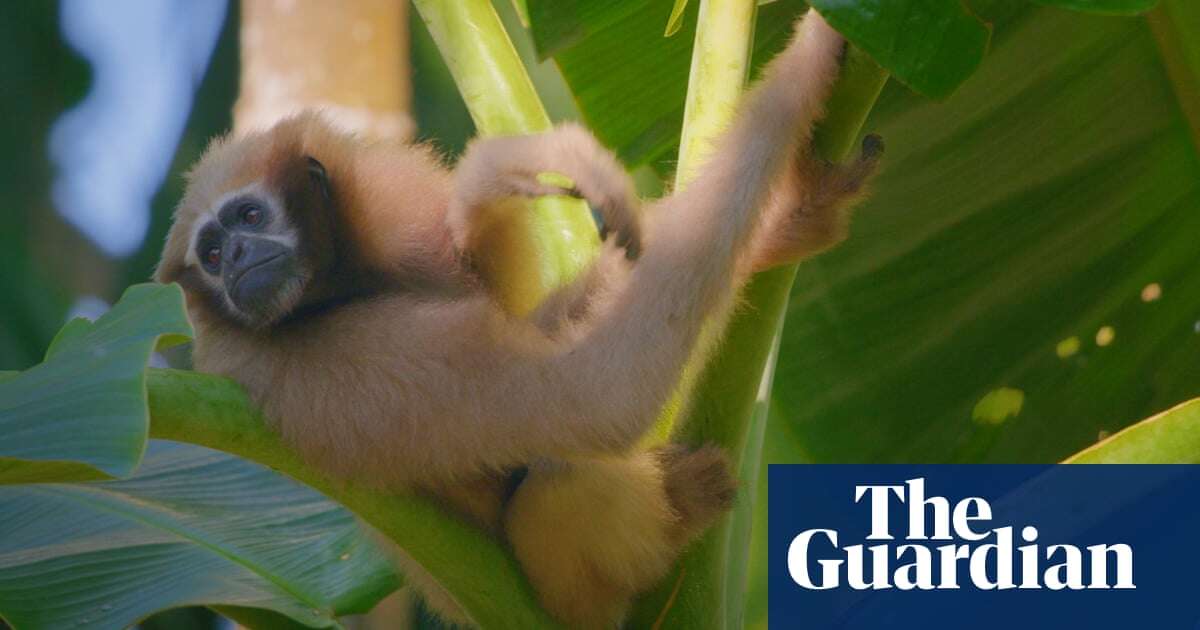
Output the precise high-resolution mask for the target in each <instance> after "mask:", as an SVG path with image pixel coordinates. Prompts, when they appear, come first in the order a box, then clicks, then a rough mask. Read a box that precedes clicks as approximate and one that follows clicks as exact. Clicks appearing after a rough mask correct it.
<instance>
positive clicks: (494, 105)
mask: <svg viewBox="0 0 1200 630" xmlns="http://www.w3.org/2000/svg"><path fill="white" fill-rule="evenodd" d="M413 6H415V7H416V9H417V13H419V14H420V16H421V19H422V20H423V21H424V22H425V26H426V27H428V29H429V33H430V35H432V36H433V40H434V42H435V43H436V44H437V47H438V50H439V51H440V52H441V53H442V58H443V59H444V60H445V61H446V65H447V66H448V67H449V68H450V74H451V75H452V76H453V77H454V83H455V84H456V85H457V86H458V91H459V92H460V93H461V94H462V97H463V100H464V101H465V102H466V104H467V109H468V110H469V111H470V113H471V118H472V120H474V121H475V127H476V128H477V129H478V131H479V133H480V135H483V136H501V135H516V134H529V133H538V132H542V131H547V130H549V129H550V128H551V123H550V117H549V115H547V114H546V109H545V107H543V106H542V101H541V99H540V98H538V95H537V91H536V90H535V89H534V87H533V82H532V81H531V80H530V78H529V73H528V72H527V71H526V69H525V66H524V64H522V63H521V58H520V56H518V55H517V51H516V49H515V48H514V47H513V44H512V40H510V39H509V37H508V33H507V32H505V30H504V25H503V24H502V23H501V22H500V16H498V15H497V14H496V9H495V7H493V6H492V3H491V2H490V1H489V0H414V1H413ZM515 219H516V222H515V223H513V227H512V229H510V230H508V231H506V232H505V233H504V234H502V235H500V237H499V239H498V241H497V242H495V243H492V242H489V244H488V256H489V258H490V261H484V264H485V267H486V269H485V271H486V272H487V273H489V274H493V275H494V277H495V278H494V279H495V280H496V282H495V284H496V286H498V287H499V289H500V293H501V296H500V297H501V299H502V300H503V301H504V302H505V305H506V306H507V307H508V308H509V309H510V310H512V311H513V312H516V313H525V312H528V311H530V310H532V309H533V308H534V307H535V306H537V304H539V303H540V302H541V300H542V298H544V297H545V296H546V294H547V293H549V292H550V291H551V290H553V289H554V288H556V287H558V286H560V285H562V284H563V283H564V282H566V281H568V280H570V279H571V278H573V277H574V276H575V274H576V273H577V272H578V271H579V270H580V269H581V268H583V267H584V266H585V265H586V264H587V263H588V262H589V261H590V260H591V259H592V256H593V255H594V254H595V252H596V251H597V249H598V247H599V239H598V238H597V236H596V227H595V224H594V222H593V221H592V218H591V214H590V213H589V212H588V208H587V204H586V203H584V202H583V201H580V200H575V199H566V198H562V197H547V198H542V199H539V200H537V201H536V202H535V203H534V208H533V212H532V213H531V214H530V215H529V217H528V220H527V221H525V222H522V219H525V217H515Z"/></svg>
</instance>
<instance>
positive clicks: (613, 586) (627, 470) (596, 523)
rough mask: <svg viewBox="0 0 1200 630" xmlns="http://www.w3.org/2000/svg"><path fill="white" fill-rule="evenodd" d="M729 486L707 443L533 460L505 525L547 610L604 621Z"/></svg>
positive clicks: (582, 620)
mask: <svg viewBox="0 0 1200 630" xmlns="http://www.w3.org/2000/svg"><path fill="white" fill-rule="evenodd" d="M735 489H736V487H735V482H734V480H733V478H732V477H731V476H730V474H729V469H728V465H727V463H726V459H725V456H724V454H723V452H722V451H721V450H720V449H718V448H715V447H704V448H701V449H698V450H688V449H686V448H684V447H682V446H674V445H672V446H667V447H664V448H662V449H656V450H653V451H640V452H635V453H633V454H631V455H628V456H625V457H622V456H611V457H594V458H586V459H582V458H581V459H574V458H573V459H571V460H569V461H566V462H562V461H554V462H543V463H539V464H538V465H536V466H531V467H530V469H529V474H528V476H527V477H526V478H525V480H524V481H522V482H521V485H520V486H519V487H518V488H517V491H516V493H515V494H514V495H513V498H512V500H511V501H510V503H509V506H508V511H507V513H506V516H505V521H504V522H505V533H506V534H507V537H508V540H509V542H510V544H511V545H512V548H513V551H514V553H515V554H516V556H517V559H518V560H519V561H520V562H521V565H522V567H523V568H524V570H525V573H526V575H527V576H528V577H529V580H530V581H531V582H532V584H533V586H534V589H535V590H536V591H537V593H538V597H539V598H540V600H541V603H542V605H543V606H544V607H545V608H546V609H547V610H548V611H549V612H550V613H551V614H552V615H554V616H555V617H556V618H558V619H560V620H562V621H564V622H565V623H566V624H567V625H568V627H571V628H613V627H615V626H616V625H617V624H618V623H619V622H620V621H621V619H622V618H623V617H624V616H625V614H626V612H627V610H628V608H629V605H630V602H631V600H632V598H633V596H634V595H636V594H637V593H639V592H642V591H644V590H646V589H648V588H650V587H651V586H653V585H654V584H655V583H657V582H658V580H659V579H661V578H662V577H663V576H664V575H666V573H667V571H668V570H669V569H670V567H671V564H672V563H673V562H674V561H675V558H676V557H677V556H678V555H679V552H680V551H681V550H682V549H683V548H684V547H685V546H686V545H687V543H689V542H690V541H691V540H692V539H694V538H695V537H696V536H697V535H699V534H700V533H701V532H703V531H704V530H705V529H706V528H707V527H708V526H709V525H711V524H712V522H713V521H715V520H716V518H717V517H719V516H720V515H721V514H723V513H724V512H725V511H726V510H728V509H729V507H730V505H731V504H732V502H733V496H734V493H735Z"/></svg>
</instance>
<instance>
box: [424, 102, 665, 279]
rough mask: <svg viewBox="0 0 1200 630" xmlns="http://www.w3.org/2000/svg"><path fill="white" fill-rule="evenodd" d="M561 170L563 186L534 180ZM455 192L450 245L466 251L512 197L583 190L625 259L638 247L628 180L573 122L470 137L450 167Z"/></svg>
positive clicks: (634, 199)
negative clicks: (569, 184)
mask: <svg viewBox="0 0 1200 630" xmlns="http://www.w3.org/2000/svg"><path fill="white" fill-rule="evenodd" d="M541 173H560V174H562V175H566V176H567V177H569V178H570V179H571V180H572V181H573V182H574V188H572V189H566V188H562V187H560V186H555V185H553V184H545V183H542V182H541V181H539V180H538V175H539V174H541ZM454 187H455V190H454V198H453V200H452V201H451V203H450V208H449V211H448V215H447V222H448V223H449V225H450V230H451V233H452V234H453V236H454V241H455V244H456V245H457V246H458V248H459V250H460V251H462V252H463V253H466V254H470V253H471V252H472V251H473V249H474V247H475V245H476V244H477V243H478V241H479V238H480V237H481V236H482V235H483V234H485V233H486V232H487V230H488V228H489V227H490V226H491V225H492V223H493V222H495V221H496V220H501V219H503V218H504V217H503V216H499V215H503V214H505V213H506V212H507V211H510V210H511V208H512V205H511V204H506V203H504V202H505V201H506V200H508V199H509V198H512V197H536V196H540V195H572V196H581V197H583V198H584V199H586V200H587V201H588V203H589V204H590V205H591V206H592V208H593V209H594V210H595V211H596V212H598V213H599V214H600V216H601V217H603V219H604V226H605V230H606V231H607V232H608V233H611V234H615V235H616V243H617V245H618V246H619V247H622V248H624V249H625V252H626V256H628V257H629V258H630V259H634V258H637V256H638V254H639V252H640V250H641V237H640V230H639V227H638V221H637V208H638V205H639V202H638V198H637V195H636V194H634V189H633V183H632V182H631V181H630V179H629V176H628V175H627V174H626V173H625V169H624V167H622V166H621V164H620V162H618V161H617V158H616V156H614V155H613V154H612V152H610V151H608V150H607V149H605V148H604V147H603V146H601V145H600V143H599V142H597V141H596V138H595V137H593V136H592V134H590V133H588V131H587V130H585V129H584V128H583V127H580V126H579V125H575V124H570V123H568V124H564V125H560V126H558V127H557V128H555V129H554V130H553V131H549V132H547V133H542V134H536V135H530V136H507V137H500V138H485V139H480V140H475V141H474V142H472V143H471V145H470V146H468V147H467V151H466V153H465V154H464V155H463V157H462V159H461V160H459V162H458V165H457V166H456V167H455V169H454Z"/></svg>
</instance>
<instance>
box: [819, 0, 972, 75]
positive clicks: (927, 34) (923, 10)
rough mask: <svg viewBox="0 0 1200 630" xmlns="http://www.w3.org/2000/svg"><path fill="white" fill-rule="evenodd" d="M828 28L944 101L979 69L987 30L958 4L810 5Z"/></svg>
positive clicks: (859, 0) (908, 0) (912, 0)
mask: <svg viewBox="0 0 1200 630" xmlns="http://www.w3.org/2000/svg"><path fill="white" fill-rule="evenodd" d="M810 4H811V5H812V6H813V7H814V8H816V9H817V10H818V11H820V12H821V16H822V17H824V18H825V20H826V21H827V22H829V24H830V25H832V26H833V27H834V28H836V29H837V30H838V31H840V32H841V33H842V34H843V35H844V36H845V37H846V39H848V40H850V41H851V42H853V43H854V44H855V45H857V46H858V47H859V48H862V49H863V50H865V51H866V52H867V53H869V54H870V55H871V56H872V57H874V58H875V61H876V62H878V63H879V65H881V66H883V67H884V68H886V69H887V70H888V71H889V72H891V73H892V75H893V76H895V77H896V78H897V79H899V80H901V81H903V82H904V83H905V84H906V85H908V86H909V87H911V88H913V89H914V90H916V91H918V92H921V93H922V94H925V95H928V96H932V97H938V98H940V97H944V96H947V95H949V94H950V93H951V92H953V91H954V89H955V88H957V87H958V86H959V85H961V84H962V82H963V81H965V80H966V79H967V77H969V76H971V73H973V72H974V71H975V68H977V67H978V66H979V62H980V60H982V59H983V54H984V52H985V51H986V50H987V46H988V38H989V36H990V33H989V32H988V28H987V26H985V25H984V24H983V23H982V22H980V21H979V19H978V18H976V17H975V16H974V15H972V14H970V13H968V12H967V9H966V7H965V6H964V5H963V3H962V2H961V0H810Z"/></svg>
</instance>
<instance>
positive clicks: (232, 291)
mask: <svg viewBox="0 0 1200 630" xmlns="http://www.w3.org/2000/svg"><path fill="white" fill-rule="evenodd" d="M291 276H292V270H291V264H290V258H289V257H288V256H287V251H278V252H274V253H272V254H270V255H268V256H264V257H262V258H259V259H258V260H255V261H253V262H252V263H251V264H250V265H248V266H245V267H241V268H239V269H237V270H235V271H234V273H232V274H230V277H229V284H228V287H229V299H230V300H232V301H233V304H234V306H237V307H238V309H240V310H242V311H244V312H248V313H254V312H258V311H261V310H262V309H263V308H264V307H267V306H268V305H270V304H271V303H272V302H273V301H274V298H275V296H276V294H277V293H278V292H279V290H280V289H281V288H282V287H283V286H284V285H285V284H286V283H287V281H288V279H289V278H291Z"/></svg>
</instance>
